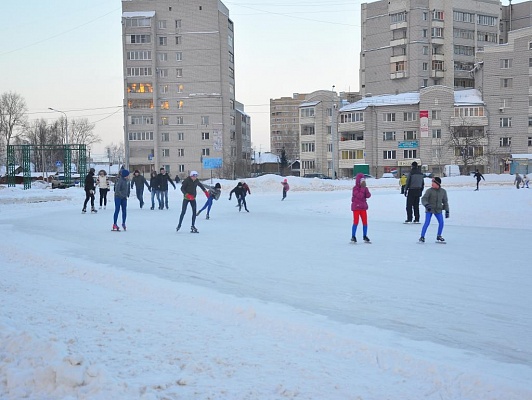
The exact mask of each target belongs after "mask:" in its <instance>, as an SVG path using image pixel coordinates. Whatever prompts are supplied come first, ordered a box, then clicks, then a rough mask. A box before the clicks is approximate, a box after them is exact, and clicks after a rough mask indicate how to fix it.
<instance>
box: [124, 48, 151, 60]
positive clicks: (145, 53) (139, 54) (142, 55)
mask: <svg viewBox="0 0 532 400" xmlns="http://www.w3.org/2000/svg"><path fill="white" fill-rule="evenodd" d="M127 59H128V60H132V61H138V60H151V51H149V50H139V51H128V52H127Z"/></svg>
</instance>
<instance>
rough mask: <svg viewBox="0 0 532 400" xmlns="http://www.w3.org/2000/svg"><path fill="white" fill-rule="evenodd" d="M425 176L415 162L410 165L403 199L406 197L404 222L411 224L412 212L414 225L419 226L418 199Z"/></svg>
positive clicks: (421, 192)
mask: <svg viewBox="0 0 532 400" xmlns="http://www.w3.org/2000/svg"><path fill="white" fill-rule="evenodd" d="M424 180H425V176H424V175H423V173H422V172H421V169H420V168H419V167H418V165H417V162H415V161H414V162H413V163H412V170H411V171H410V174H409V175H408V178H407V179H406V185H405V197H406V221H405V223H407V224H408V223H410V222H412V211H413V214H414V223H416V224H419V198H420V197H421V195H422V194H423V189H424V186H425V182H424Z"/></svg>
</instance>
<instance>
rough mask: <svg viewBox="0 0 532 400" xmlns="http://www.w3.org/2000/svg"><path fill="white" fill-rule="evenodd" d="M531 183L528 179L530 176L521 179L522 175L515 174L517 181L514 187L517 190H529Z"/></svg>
mask: <svg viewBox="0 0 532 400" xmlns="http://www.w3.org/2000/svg"><path fill="white" fill-rule="evenodd" d="M529 183H530V179H529V178H528V176H526V175H523V176H522V177H521V175H519V174H518V173H517V172H516V173H515V180H514V185H515V187H516V188H517V189H519V188H525V187H526V188H527V189H528V188H529V187H528V184H529Z"/></svg>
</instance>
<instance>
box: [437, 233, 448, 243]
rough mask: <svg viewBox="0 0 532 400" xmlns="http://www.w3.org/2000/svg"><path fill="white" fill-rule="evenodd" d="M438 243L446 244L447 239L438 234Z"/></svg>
mask: <svg viewBox="0 0 532 400" xmlns="http://www.w3.org/2000/svg"><path fill="white" fill-rule="evenodd" d="M436 243H441V244H445V243H446V242H445V239H444V238H443V237H442V236H440V235H438V236H437V237H436Z"/></svg>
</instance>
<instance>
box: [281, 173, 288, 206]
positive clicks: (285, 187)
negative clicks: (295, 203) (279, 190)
mask: <svg viewBox="0 0 532 400" xmlns="http://www.w3.org/2000/svg"><path fill="white" fill-rule="evenodd" d="M281 185H283V198H282V199H281V201H282V200H284V199H286V193H287V192H288V191H289V190H290V185H289V184H288V180H287V179H286V178H285V179H284V181H282V182H281Z"/></svg>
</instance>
